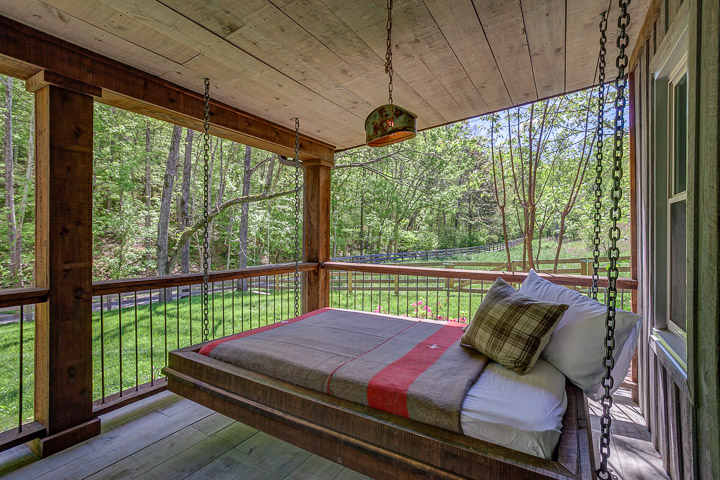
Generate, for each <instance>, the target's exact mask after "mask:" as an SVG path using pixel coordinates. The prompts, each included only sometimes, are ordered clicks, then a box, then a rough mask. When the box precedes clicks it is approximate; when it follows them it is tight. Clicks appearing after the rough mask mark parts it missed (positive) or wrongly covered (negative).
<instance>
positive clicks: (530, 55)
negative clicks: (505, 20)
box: [518, 0, 540, 99]
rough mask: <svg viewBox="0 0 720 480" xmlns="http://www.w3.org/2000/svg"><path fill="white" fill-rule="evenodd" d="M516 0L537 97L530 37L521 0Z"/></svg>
mask: <svg viewBox="0 0 720 480" xmlns="http://www.w3.org/2000/svg"><path fill="white" fill-rule="evenodd" d="M518 1H519V2H520V16H521V17H522V21H523V34H524V35H525V45H527V52H528V58H529V59H530V71H531V72H532V75H533V84H535V99H538V98H540V94H539V93H538V88H537V79H536V78H535V65H534V64H533V58H532V54H531V53H530V39H529V38H528V34H527V25H526V24H525V11H524V10H523V7H522V0H518Z"/></svg>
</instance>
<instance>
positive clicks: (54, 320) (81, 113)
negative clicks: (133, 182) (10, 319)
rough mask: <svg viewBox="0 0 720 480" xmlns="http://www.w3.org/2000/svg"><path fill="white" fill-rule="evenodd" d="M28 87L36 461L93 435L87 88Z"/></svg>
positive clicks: (96, 428)
mask: <svg viewBox="0 0 720 480" xmlns="http://www.w3.org/2000/svg"><path fill="white" fill-rule="evenodd" d="M42 75H43V72H40V73H39V74H38V75H36V77H33V78H31V80H32V81H28V89H29V90H31V91H34V92H35V106H36V109H35V110H36V128H37V135H36V144H37V153H36V156H35V167H36V169H35V172H36V207H35V208H36V220H35V222H36V223H35V259H36V260H35V282H36V284H37V286H38V287H42V288H47V289H48V290H49V293H48V301H47V303H41V304H38V306H37V310H36V312H37V316H36V320H35V332H36V333H35V352H36V354H35V420H36V421H38V422H39V423H41V424H42V425H44V426H45V429H46V431H47V436H46V437H44V438H41V439H38V440H34V441H33V443H32V445H31V446H32V448H33V449H34V450H35V452H36V453H37V454H39V455H41V456H43V457H44V456H47V455H52V454H53V453H55V452H58V451H60V450H63V449H65V448H67V447H70V446H72V445H75V444H77V443H79V442H82V441H83V440H85V439H87V438H90V437H93V436H95V435H97V434H99V433H100V419H99V418H97V417H93V408H92V308H91V303H92V172H93V98H92V96H91V95H90V94H92V87H88V88H89V91H85V90H86V89H85V87H84V86H83V85H81V84H77V83H75V84H73V85H70V86H68V87H67V88H65V87H63V86H58V84H57V83H59V82H57V83H56V82H53V83H49V82H44V81H43V78H42V77H41V76H42Z"/></svg>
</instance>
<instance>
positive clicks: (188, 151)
mask: <svg viewBox="0 0 720 480" xmlns="http://www.w3.org/2000/svg"><path fill="white" fill-rule="evenodd" d="M194 135H195V132H194V131H193V130H191V129H189V128H188V129H187V133H186V134H185V159H184V161H183V170H182V172H183V174H182V192H181V196H180V217H181V222H180V232H182V231H183V230H185V229H186V228H187V227H188V226H190V220H191V217H190V183H191V175H192V147H193V137H194ZM180 263H181V265H180V271H181V272H182V273H190V240H189V239H188V241H187V242H185V244H184V245H183V247H182V259H181V262H180Z"/></svg>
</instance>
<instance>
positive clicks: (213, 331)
mask: <svg viewBox="0 0 720 480" xmlns="http://www.w3.org/2000/svg"><path fill="white" fill-rule="evenodd" d="M211 318H212V334H213V339H215V330H216V325H215V282H213V283H212V315H211Z"/></svg>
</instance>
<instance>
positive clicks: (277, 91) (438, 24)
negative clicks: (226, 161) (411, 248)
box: [0, 0, 650, 149]
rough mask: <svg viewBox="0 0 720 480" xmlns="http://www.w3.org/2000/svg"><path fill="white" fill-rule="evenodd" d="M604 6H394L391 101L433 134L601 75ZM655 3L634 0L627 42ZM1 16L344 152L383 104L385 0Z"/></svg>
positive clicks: (25, 11)
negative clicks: (207, 87)
mask: <svg viewBox="0 0 720 480" xmlns="http://www.w3.org/2000/svg"><path fill="white" fill-rule="evenodd" d="M610 3H612V8H611V11H610V15H611V19H612V20H611V22H610V23H609V29H608V30H609V31H608V42H609V45H611V47H610V48H609V49H608V52H609V53H608V56H609V57H612V58H611V59H610V61H609V62H608V77H612V76H613V74H614V56H615V55H616V49H615V47H614V42H615V38H616V34H617V27H616V22H615V19H616V18H617V13H618V9H617V5H616V4H617V2H616V1H613V2H610V1H609V0H602V1H596V0H524V1H520V0H453V1H446V0H395V7H394V12H393V18H394V21H393V53H394V55H393V63H394V67H395V76H394V80H395V81H394V95H393V96H394V99H395V102H396V103H398V104H399V105H402V106H403V107H405V108H407V109H409V110H410V111H412V112H414V113H416V114H417V115H418V126H419V127H420V128H423V129H424V128H429V127H434V126H437V125H442V124H445V123H448V122H454V121H458V120H461V119H466V118H469V117H474V116H477V115H481V114H483V113H488V112H492V111H496V110H501V109H505V108H508V107H511V106H514V105H520V104H524V103H527V102H531V101H534V100H537V99H542V98H547V97H550V96H553V95H557V94H561V93H564V92H571V91H575V90H578V89H581V88H585V87H588V86H591V85H594V84H595V83H596V77H597V74H596V64H597V55H598V39H599V34H598V22H599V19H600V13H601V12H602V11H603V10H605V9H607V8H608V6H609V5H610ZM649 4H650V0H633V1H632V2H631V7H630V14H631V16H632V19H633V21H632V23H631V28H630V38H631V42H630V47H629V50H628V55H629V54H630V52H632V49H633V48H634V40H635V38H636V36H637V33H638V32H639V30H640V27H641V25H642V22H643V19H644V17H645V14H646V12H647V9H648V6H649ZM0 14H2V15H5V16H7V17H9V18H12V19H14V20H17V21H19V22H21V23H24V24H26V25H29V26H31V27H34V28H36V29H39V30H42V31H45V32H47V33H49V34H51V35H54V36H57V37H60V38H62V39H64V40H67V41H70V42H72V43H75V44H77V45H80V46H82V47H85V48H88V49H90V50H93V51H95V52H98V53H100V54H103V55H106V56H108V57H110V58H113V59H115V60H118V61H121V62H123V63H126V64H128V65H131V66H133V67H136V68H139V69H141V70H144V71H146V72H148V73H152V74H154V75H157V76H159V77H162V78H164V79H167V80H170V81H172V82H174V83H176V84H179V85H181V86H184V87H186V88H189V89H191V90H194V91H197V92H200V91H202V90H203V86H202V82H203V78H205V77H209V78H210V79H211V82H212V85H213V87H212V95H213V97H214V98H216V99H217V100H220V101H222V102H225V103H227V104H229V105H232V106H234V107H237V108H239V109H241V110H243V111H246V112H248V113H251V114H254V115H257V116H260V117H262V118H265V119H267V120H270V121H272V122H275V123H277V124H280V125H284V126H287V127H292V123H293V120H292V119H293V118H294V117H296V116H299V117H300V119H301V128H302V131H303V133H305V134H307V135H309V136H311V137H314V138H317V139H319V140H321V141H324V142H326V143H329V144H331V145H335V146H336V147H337V149H347V148H351V147H354V146H357V145H361V144H363V143H364V138H365V134H364V122H365V117H366V116H367V114H368V113H370V111H371V110H372V109H373V108H375V107H376V106H378V105H381V104H383V103H386V101H387V77H386V75H385V73H384V66H383V63H384V57H385V20H386V10H385V0H357V1H350V2H348V1H347V0H242V1H237V0H23V1H22V2H18V1H17V0H0Z"/></svg>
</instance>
